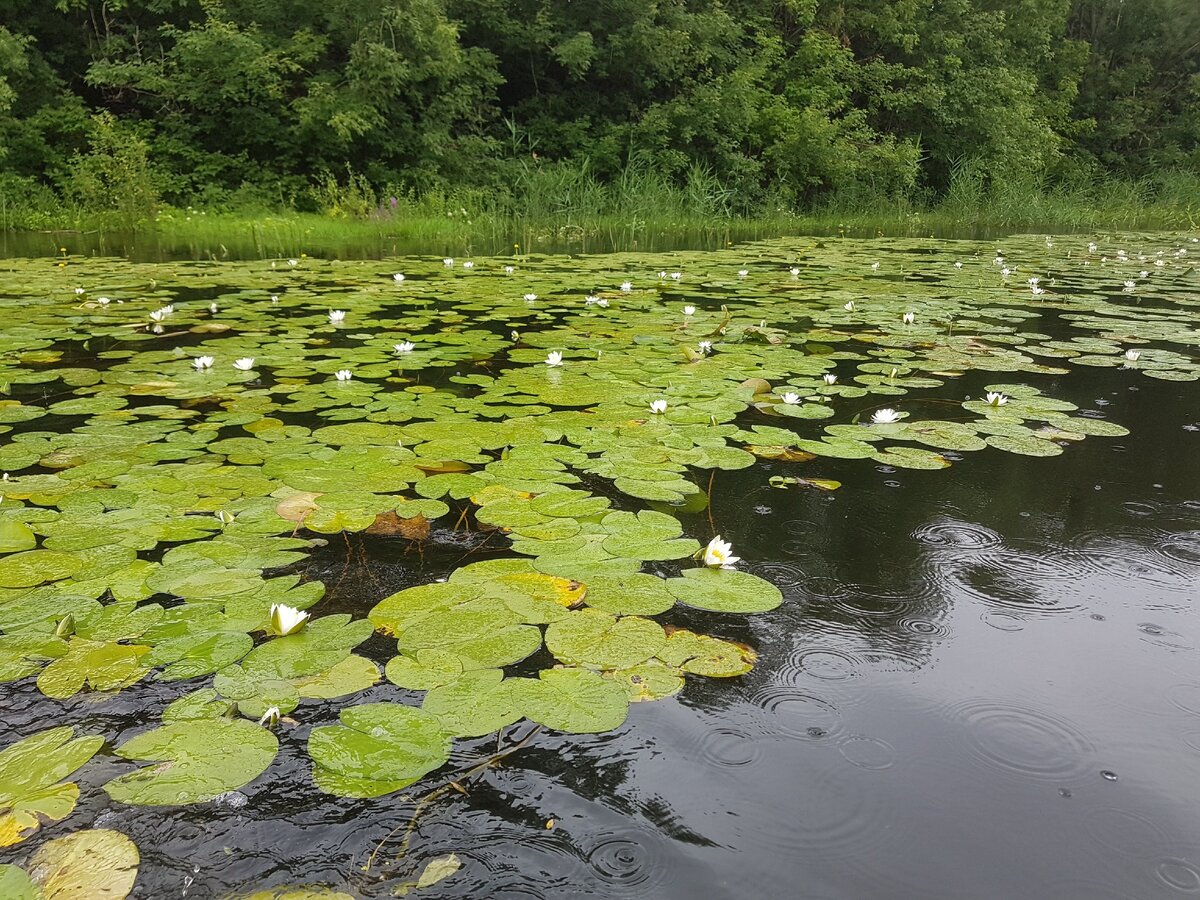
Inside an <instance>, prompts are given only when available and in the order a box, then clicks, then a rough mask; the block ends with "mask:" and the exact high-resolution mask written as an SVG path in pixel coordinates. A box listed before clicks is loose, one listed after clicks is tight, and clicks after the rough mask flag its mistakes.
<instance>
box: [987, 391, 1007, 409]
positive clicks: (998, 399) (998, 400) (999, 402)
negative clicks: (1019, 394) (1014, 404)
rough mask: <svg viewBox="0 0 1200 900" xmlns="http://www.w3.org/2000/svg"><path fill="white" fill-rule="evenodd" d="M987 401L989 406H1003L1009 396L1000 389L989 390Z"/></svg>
mask: <svg viewBox="0 0 1200 900" xmlns="http://www.w3.org/2000/svg"><path fill="white" fill-rule="evenodd" d="M987 402H988V405H989V406H1003V405H1004V404H1005V403H1007V402H1008V397H1007V396H1006V395H1005V394H1002V393H1000V392H999V391H988V392H987Z"/></svg>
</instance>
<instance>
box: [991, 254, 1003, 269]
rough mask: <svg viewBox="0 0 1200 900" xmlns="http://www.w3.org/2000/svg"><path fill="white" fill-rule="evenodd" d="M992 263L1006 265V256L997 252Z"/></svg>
mask: <svg viewBox="0 0 1200 900" xmlns="http://www.w3.org/2000/svg"><path fill="white" fill-rule="evenodd" d="M992 265H994V266H1002V265H1004V257H1003V256H1000V255H999V254H997V256H996V258H995V259H993V260H992Z"/></svg>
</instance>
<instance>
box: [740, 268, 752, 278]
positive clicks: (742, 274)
mask: <svg viewBox="0 0 1200 900" xmlns="http://www.w3.org/2000/svg"><path fill="white" fill-rule="evenodd" d="M749 274H750V270H749V269H738V278H745V277H746V276H747V275H749Z"/></svg>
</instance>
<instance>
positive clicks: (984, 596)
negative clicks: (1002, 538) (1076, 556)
mask: <svg viewBox="0 0 1200 900" xmlns="http://www.w3.org/2000/svg"><path fill="white" fill-rule="evenodd" d="M1081 571H1083V569H1082V567H1081V566H1079V565H1072V564H1071V563H1070V562H1069V561H1068V560H1067V559H1066V558H1064V557H1063V556H1061V555H1058V554H1055V553H1053V552H1050V551H1047V552H1045V553H1041V554H1038V555H1037V556H1034V555H1031V554H1025V553H1018V552H1015V551H1009V552H1003V553H996V552H993V553H989V554H986V555H981V556H978V557H975V558H973V559H966V560H961V561H960V560H955V561H954V562H953V563H950V564H949V565H946V566H944V567H943V569H942V577H943V578H944V579H945V580H946V581H948V582H950V583H951V584H953V585H954V586H955V587H956V588H957V589H960V590H962V591H963V592H965V593H966V594H967V595H969V596H971V597H972V598H974V599H976V600H979V601H981V602H983V603H986V604H988V605H989V606H992V607H994V608H998V609H1002V610H1009V611H1019V612H1022V613H1025V614H1035V615H1059V614H1062V613H1068V612H1073V611H1077V610H1078V609H1080V606H1081V604H1079V603H1071V602H1069V599H1068V598H1070V597H1072V596H1078V594H1077V588H1078V581H1079V576H1080V574H1081Z"/></svg>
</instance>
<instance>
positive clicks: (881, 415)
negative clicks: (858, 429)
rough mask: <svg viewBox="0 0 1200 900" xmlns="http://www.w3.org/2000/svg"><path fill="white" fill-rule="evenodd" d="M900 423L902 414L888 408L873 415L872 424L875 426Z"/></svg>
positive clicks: (878, 410)
mask: <svg viewBox="0 0 1200 900" xmlns="http://www.w3.org/2000/svg"><path fill="white" fill-rule="evenodd" d="M899 421H900V413H898V412H896V411H895V410H894V409H890V408H888V407H884V408H883V409H877V410H875V412H873V413H872V414H871V422H872V423H873V424H875V425H891V424H892V423H894V422H899Z"/></svg>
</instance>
